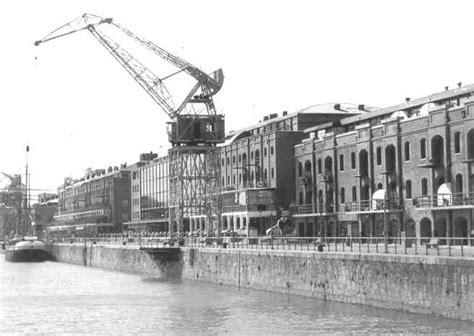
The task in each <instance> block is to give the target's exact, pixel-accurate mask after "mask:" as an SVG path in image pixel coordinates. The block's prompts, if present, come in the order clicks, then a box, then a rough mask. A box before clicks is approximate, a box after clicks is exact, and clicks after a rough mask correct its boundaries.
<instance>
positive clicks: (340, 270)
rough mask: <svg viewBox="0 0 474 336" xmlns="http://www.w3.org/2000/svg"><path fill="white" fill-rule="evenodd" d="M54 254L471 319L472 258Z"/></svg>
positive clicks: (93, 249)
mask: <svg viewBox="0 0 474 336" xmlns="http://www.w3.org/2000/svg"><path fill="white" fill-rule="evenodd" d="M54 253H55V255H56V257H57V259H58V261H64V262H72V263H76V264H86V265H88V266H95V267H102V268H109V269H115V270H120V271H127V272H139V273H145V274H151V275H156V276H160V277H172V278H179V279H183V280H191V281H202V282H210V283H217V284H222V285H229V286H238V287H244V288H251V289H257V290H265V291H271V292H279V293H287V294H291V295H301V296H306V297H314V298H318V299H323V300H331V301H340V302H346V303H355V304H363V305H369V306H375V307H381V308H388V309H396V310H401V311H408V312H414V313H424V314H435V315H440V316H444V317H448V318H454V319H460V320H468V321H474V260H473V259H460V258H452V257H451V258H450V257H437V256H410V255H385V254H361V253H336V252H334V253H331V252H323V253H321V252H314V251H275V250H241V249H239V250H236V249H219V248H215V249H210V248H205V249H199V248H181V252H180V256H179V258H178V259H175V260H160V259H159V258H156V256H153V255H151V254H149V253H146V252H145V251H142V250H139V249H137V248H134V247H126V246H115V247H111V246H101V245H89V246H87V247H86V249H85V248H84V246H79V245H74V244H70V245H68V244H58V245H56V246H55V248H54ZM85 259H86V260H85ZM84 260H85V261H84Z"/></svg>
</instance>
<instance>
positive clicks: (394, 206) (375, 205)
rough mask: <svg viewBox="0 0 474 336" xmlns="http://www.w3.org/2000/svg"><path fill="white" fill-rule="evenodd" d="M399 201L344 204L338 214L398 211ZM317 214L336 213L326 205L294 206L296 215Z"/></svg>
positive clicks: (376, 200)
mask: <svg viewBox="0 0 474 336" xmlns="http://www.w3.org/2000/svg"><path fill="white" fill-rule="evenodd" d="M400 209H402V207H401V206H400V200H399V199H398V198H397V199H394V200H389V201H384V200H379V199H371V200H364V201H356V202H346V203H343V204H341V205H340V206H339V210H338V211H337V212H338V213H344V212H372V211H383V210H389V211H393V210H400ZM318 213H321V214H323V213H336V212H334V207H333V206H332V205H327V204H301V205H298V206H296V214H299V215H305V214H318Z"/></svg>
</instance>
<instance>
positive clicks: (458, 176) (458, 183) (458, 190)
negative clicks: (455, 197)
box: [455, 174, 463, 194]
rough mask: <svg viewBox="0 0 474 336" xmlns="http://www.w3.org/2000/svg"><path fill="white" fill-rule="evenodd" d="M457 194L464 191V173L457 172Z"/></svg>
mask: <svg viewBox="0 0 474 336" xmlns="http://www.w3.org/2000/svg"><path fill="white" fill-rule="evenodd" d="M455 192H456V193H457V194H461V193H462V192H463V188H462V175H461V174H457V175H456V191H455Z"/></svg>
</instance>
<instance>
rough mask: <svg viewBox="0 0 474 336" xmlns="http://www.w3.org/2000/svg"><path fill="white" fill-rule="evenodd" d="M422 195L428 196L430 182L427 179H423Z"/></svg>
mask: <svg viewBox="0 0 474 336" xmlns="http://www.w3.org/2000/svg"><path fill="white" fill-rule="evenodd" d="M421 195H422V196H426V195H428V180H427V179H425V178H423V179H421Z"/></svg>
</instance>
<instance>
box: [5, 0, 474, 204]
mask: <svg viewBox="0 0 474 336" xmlns="http://www.w3.org/2000/svg"><path fill="white" fill-rule="evenodd" d="M0 12H1V13H2V14H3V15H2V18H1V20H0V38H1V41H2V47H1V52H0V86H1V91H0V116H1V121H0V123H1V126H2V127H1V129H0V171H2V172H5V173H9V174H25V165H26V162H28V166H29V172H30V174H31V188H32V189H33V190H32V194H33V195H34V194H36V193H38V192H43V191H46V192H55V191H56V190H57V187H58V186H59V185H60V184H61V183H62V182H63V180H64V178H65V177H67V176H72V177H73V178H80V177H82V176H83V174H84V171H85V170H86V169H87V168H93V169H101V168H102V169H104V168H105V169H106V168H108V167H109V166H119V165H120V164H123V163H127V164H132V163H134V162H136V161H138V158H139V154H140V153H145V152H150V151H153V152H156V153H159V154H160V155H164V154H166V151H167V149H168V148H169V144H168V141H167V135H166V132H165V125H166V122H168V121H169V118H168V116H167V115H166V114H165V113H164V112H163V111H162V110H161V109H160V108H159V106H158V105H157V104H156V103H155V102H154V101H153V100H152V99H151V98H150V97H149V96H148V95H147V94H146V93H145V91H143V89H142V88H141V87H140V86H139V85H138V84H137V83H136V82H135V81H134V80H133V79H132V78H131V77H130V76H129V75H128V73H126V71H125V70H124V69H123V68H122V67H121V66H120V65H119V63H117V62H116V61H115V60H114V59H113V58H112V56H111V55H110V54H109V53H108V52H107V51H106V50H105V49H104V48H103V47H102V46H101V45H100V44H99V43H98V42H97V41H96V40H95V39H94V37H93V36H92V35H91V34H90V33H89V32H87V31H82V32H78V33H75V34H71V35H69V36H66V37H63V38H60V39H57V40H54V41H50V42H47V43H45V44H42V45H40V46H39V47H35V46H34V44H33V43H34V41H36V40H39V39H41V38H43V37H44V36H46V35H47V34H48V33H50V32H51V31H53V30H54V29H56V28H58V27H59V26H61V25H63V24H64V23H66V22H68V21H71V20H72V19H74V18H76V17H79V16H80V15H82V14H83V13H92V14H96V15H99V16H102V17H112V18H114V20H115V21H116V22H118V23H120V24H121V25H123V26H125V27H127V28H128V29H130V30H131V31H133V32H134V33H135V34H136V35H138V36H140V37H143V38H146V39H148V40H151V41H153V42H155V43H156V44H157V45H159V46H160V47H162V48H164V49H165V50H167V51H169V52H171V53H172V54H175V55H177V56H180V57H182V58H184V59H185V60H187V61H188V62H190V63H191V64H193V65H195V66H197V67H199V68H201V69H202V70H203V71H205V72H207V73H211V72H213V71H214V70H216V69H218V68H222V69H223V71H224V76H225V79H224V85H223V87H222V89H221V91H220V92H219V93H218V94H217V95H216V96H215V97H214V102H215V105H216V108H217V111H218V112H219V113H223V114H224V115H225V120H226V130H227V131H230V130H235V129H239V128H242V127H246V126H249V125H251V124H254V123H258V122H259V120H262V119H263V116H265V115H268V114H270V113H278V114H280V113H281V112H282V111H288V112H290V113H291V112H295V111H297V110H299V109H302V108H305V107H307V106H310V105H316V104H323V103H354V104H366V105H372V106H379V107H385V106H390V105H395V104H398V103H401V102H403V101H404V100H405V97H411V98H417V97H421V96H426V95H429V94H431V93H434V92H438V91H442V90H443V89H444V87H445V86H449V87H455V86H456V85H457V83H458V82H462V83H463V84H472V83H474V67H473V66H472V65H473V63H472V60H473V59H474V46H473V45H474V43H473V39H474V35H473V32H474V25H473V20H472V13H473V12H474V1H470V0H465V1H464V0H452V1H436V0H431V1H423V0H418V1H405V0H397V1H390V0H387V1H376V0H359V1H354V0H352V1H351V0H347V1H345V0H333V1H317V0H313V1H310V0H308V1H304V0H292V1H269V0H268V1H263V0H261V1H255V0H253V1H250V0H240V1H217V0H216V1H211V0H201V1H191V0H189V1H185V0H175V1H157V0H154V1H151V0H150V1H145V0H141V1H138V0H137V1H122V0H114V1H108V0H101V1H97V0H94V1H92V0H81V1H59V0H58V1H56V0H42V1H34V0H16V1H2V2H1V3H0ZM137 49H138V48H137ZM129 51H130V52H131V53H132V54H134V53H135V50H130V49H129ZM137 52H138V51H137ZM156 62H162V61H161V60H160V59H157V60H156ZM172 94H173V93H172ZM26 145H29V146H30V152H29V155H28V157H27V156H26V151H25V148H26Z"/></svg>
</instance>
